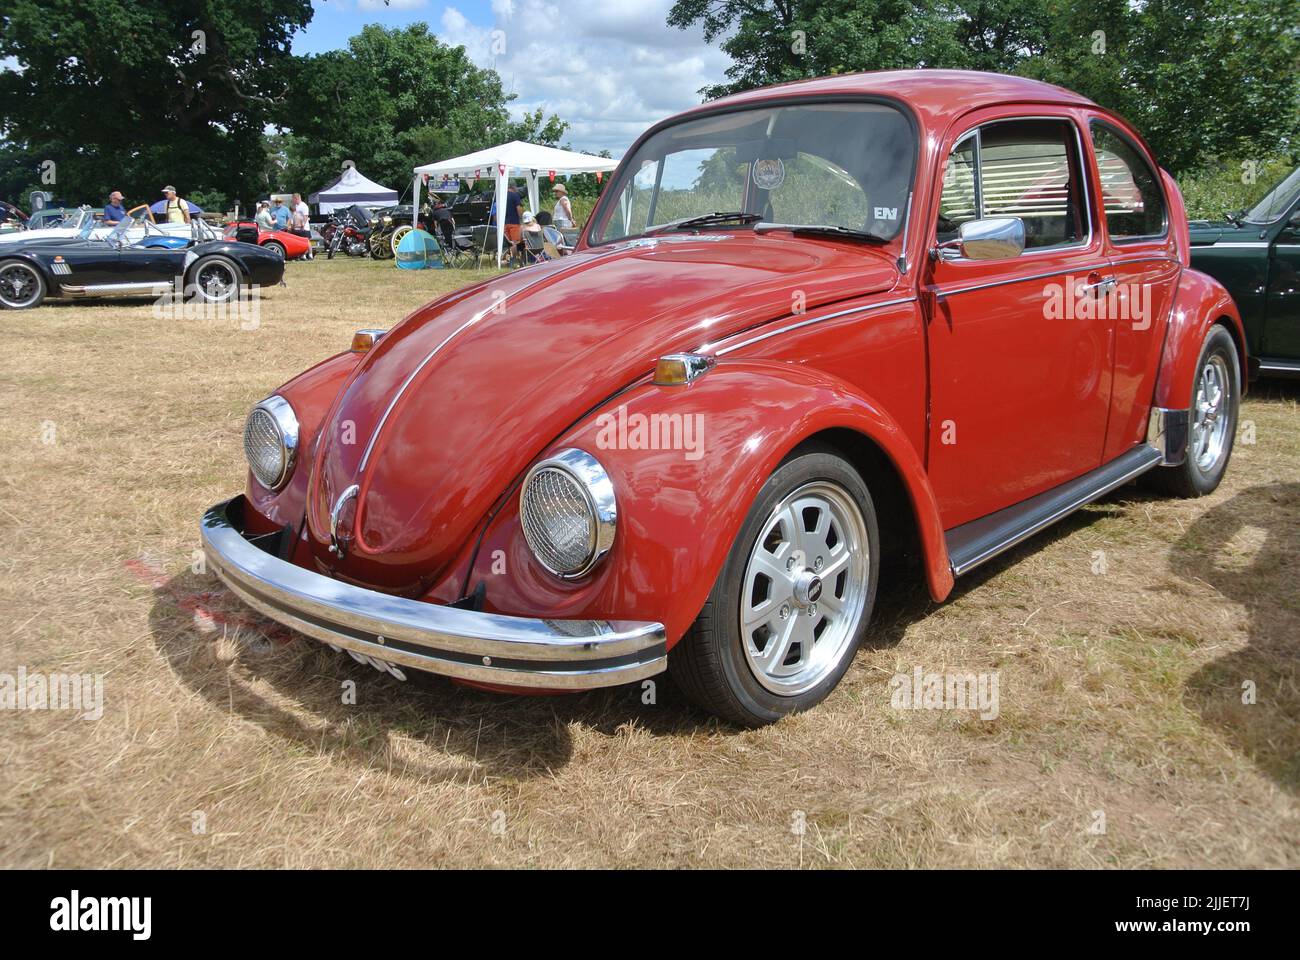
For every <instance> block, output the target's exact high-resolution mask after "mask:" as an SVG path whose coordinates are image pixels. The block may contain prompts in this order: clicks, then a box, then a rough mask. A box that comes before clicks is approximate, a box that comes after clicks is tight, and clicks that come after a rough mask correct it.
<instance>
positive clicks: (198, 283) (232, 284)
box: [186, 256, 243, 303]
mask: <svg viewBox="0 0 1300 960" xmlns="http://www.w3.org/2000/svg"><path fill="white" fill-rule="evenodd" d="M209 268H212V269H215V270H218V271H220V272H221V273H224V274H225V278H224V279H225V282H226V288H225V289H224V291H223V292H221V293H217V292H215V291H212V290H210V289H208V288H207V286H206V284H205V283H204V277H205V274H206V273H207V272H208V270H209ZM242 282H243V274H242V273H241V272H240V269H239V266H238V265H237V264H236V263H235V262H234V261H233V260H230V259H229V258H227V257H219V256H212V257H204V258H203V259H201V260H199V261H198V262H197V263H195V264H194V266H193V267H191V268H190V276H189V280H188V281H187V283H186V287H187V288H188V287H193V288H194V290H195V292H196V293H197V294H198V296H199V298H200V299H201V300H203V301H205V302H206V303H230V302H231V301H232V300H237V299H238V298H239V289H240V285H241V284H242Z"/></svg>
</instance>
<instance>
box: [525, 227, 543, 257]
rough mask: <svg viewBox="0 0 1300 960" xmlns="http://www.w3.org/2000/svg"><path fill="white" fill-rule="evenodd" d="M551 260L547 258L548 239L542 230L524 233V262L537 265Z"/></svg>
mask: <svg viewBox="0 0 1300 960" xmlns="http://www.w3.org/2000/svg"><path fill="white" fill-rule="evenodd" d="M547 259H549V258H548V257H547V256H546V237H545V236H543V235H542V231H540V230H525V231H524V262H525V263H537V262H539V261H541V260H547Z"/></svg>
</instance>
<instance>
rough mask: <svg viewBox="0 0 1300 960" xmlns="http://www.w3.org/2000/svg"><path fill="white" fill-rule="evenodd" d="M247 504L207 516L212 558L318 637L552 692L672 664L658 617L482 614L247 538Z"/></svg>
mask: <svg viewBox="0 0 1300 960" xmlns="http://www.w3.org/2000/svg"><path fill="white" fill-rule="evenodd" d="M244 503H245V501H244V499H243V497H236V498H234V499H233V500H229V501H226V502H225V503H219V504H217V505H216V506H214V507H212V508H210V509H209V510H208V511H207V513H206V514H204V517H203V522H202V524H201V526H200V532H201V534H202V538H203V550H204V553H205V554H206V556H207V561H208V563H209V564H210V565H211V568H212V570H213V571H214V572H215V573H216V574H217V576H218V577H220V578H221V580H222V581H223V582H224V583H225V584H226V586H228V587H229V588H230V590H231V592H233V593H234V594H235V595H236V596H237V597H239V598H240V599H241V600H242V601H244V602H245V603H246V604H248V605H249V606H250V607H252V608H253V609H255V610H257V611H259V612H260V613H262V614H264V615H265V616H267V617H270V618H271V619H272V620H275V621H277V622H278V623H282V624H284V625H285V626H287V627H290V628H292V629H294V630H297V631H299V632H300V633H303V634H306V635H307V636H309V637H312V638H314V639H316V640H320V641H323V642H324V643H327V644H330V645H333V646H337V647H341V648H343V649H345V650H350V651H353V652H355V653H359V654H362V655H363V656H366V657H372V658H374V659H376V660H380V661H384V662H387V663H395V664H398V665H399V666H403V667H410V668H413V669H416V670H424V671H426V672H429V673H437V674H442V675H445V676H450V677H456V678H459V679H462V680H473V681H477V682H480V683H494V684H501V685H505V686H517V687H534V688H539V689H548V690H587V689H592V688H596V687H608V686H616V685H618V684H622V683H629V682H632V681H636V680H641V679H644V678H645V677H651V676H654V675H655V674H657V673H660V672H662V671H663V670H664V669H665V668H666V667H667V665H668V653H667V644H666V637H665V633H664V627H663V625H662V624H659V623H652V622H645V621H604V620H541V619H534V618H529V617H510V616H502V615H500V614H495V613H481V612H479V611H475V610H469V609H462V608H458V607H448V606H440V605H438V604H435V603H426V602H424V601H420V600H408V599H405V598H403V597H395V596H391V595H389V594H386V593H380V592H379V591H376V590H367V589H365V588H363V587H357V586H353V585H352V584H348V583H344V582H343V581H341V580H334V579H332V578H330V577H326V576H322V575H321V574H318V573H314V572H312V571H311V570H307V569H304V568H303V567H299V566H297V565H295V564H292V563H289V562H288V561H286V560H281V559H279V557H277V556H274V555H272V554H271V553H268V552H266V551H265V550H263V549H261V548H260V547H258V546H257V545H256V544H255V543H253V542H251V541H250V539H249V538H248V537H246V536H245V535H244V533H243V531H242V529H241V526H242V519H243V509H244Z"/></svg>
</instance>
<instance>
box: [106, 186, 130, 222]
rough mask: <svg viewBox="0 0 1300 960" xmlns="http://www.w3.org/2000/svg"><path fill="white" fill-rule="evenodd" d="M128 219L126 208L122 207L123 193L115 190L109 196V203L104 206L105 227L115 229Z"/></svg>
mask: <svg viewBox="0 0 1300 960" xmlns="http://www.w3.org/2000/svg"><path fill="white" fill-rule="evenodd" d="M125 219H126V207H124V206H122V192H121V191H120V190H114V191H113V192H112V193H110V194H109V195H108V203H106V204H104V225H105V226H108V227H115V226H117V225H118V224H119V223H121V222H122V221H123V220H125Z"/></svg>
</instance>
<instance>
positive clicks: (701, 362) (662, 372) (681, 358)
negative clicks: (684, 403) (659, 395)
mask: <svg viewBox="0 0 1300 960" xmlns="http://www.w3.org/2000/svg"><path fill="white" fill-rule="evenodd" d="M711 366H713V358H712V357H702V356H700V355H699V354H698V353H670V354H668V356H666V357H660V358H659V359H658V360H656V361H655V381H654V382H655V383H656V384H657V385H658V386H661V387H679V386H681V385H682V384H686V383H690V382H691V381H692V380H694V379H696V378H697V377H700V376H702V375H703V374H705V373H707V372H708V370H709V368H710V367H711Z"/></svg>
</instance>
